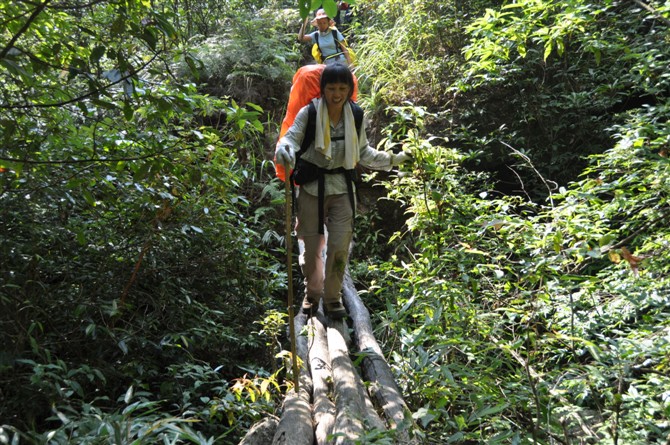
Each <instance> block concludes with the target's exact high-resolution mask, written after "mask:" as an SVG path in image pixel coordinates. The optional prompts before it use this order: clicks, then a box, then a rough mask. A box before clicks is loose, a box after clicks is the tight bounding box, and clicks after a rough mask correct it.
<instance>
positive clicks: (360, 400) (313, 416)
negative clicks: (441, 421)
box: [240, 242, 419, 445]
mask: <svg viewBox="0 0 670 445" xmlns="http://www.w3.org/2000/svg"><path fill="white" fill-rule="evenodd" d="M298 246H299V249H300V251H301V252H302V250H303V244H302V243H301V242H299V243H298ZM342 293H343V298H342V299H343V302H344V305H345V307H346V309H347V311H348V313H349V317H350V319H351V321H352V325H353V339H352V338H351V337H350V335H349V328H348V326H347V324H346V323H345V321H344V320H330V319H328V318H327V317H325V315H324V314H323V309H322V307H320V308H319V310H318V311H317V312H316V314H314V315H313V316H312V317H307V316H306V315H304V314H302V313H298V315H296V316H295V317H294V327H295V332H296V333H297V338H296V339H295V341H296V351H297V354H298V356H299V357H300V359H301V361H302V363H301V366H300V388H299V391H298V392H297V393H296V391H295V389H293V390H290V391H288V393H287V395H286V398H285V399H284V403H283V406H282V415H281V418H280V419H279V421H278V422H277V420H276V419H272V418H270V419H265V420H264V421H262V422H259V423H257V424H256V425H254V427H253V428H252V429H251V430H249V432H248V433H247V435H246V436H245V438H244V439H243V440H242V442H240V445H267V444H268V443H270V442H269V441H268V439H267V438H268V437H270V436H272V437H273V439H272V442H271V443H272V445H314V444H316V445H330V444H334V445H353V444H354V442H355V441H356V440H357V439H359V438H361V437H362V436H364V435H365V433H366V431H367V430H371V429H377V430H385V429H386V428H387V426H388V427H389V428H391V429H394V430H395V437H396V442H395V443H397V444H401V445H415V444H418V443H419V441H418V439H415V438H411V437H410V436H411V431H412V429H413V428H415V427H416V425H415V424H414V423H413V422H412V419H411V415H410V411H409V409H408V408H407V405H406V404H405V401H404V400H403V398H402V395H401V394H400V390H399V388H398V386H397V385H396V383H395V380H394V378H393V374H392V372H391V368H390V367H389V365H388V363H387V362H386V360H385V359H384V356H383V353H382V350H381V348H380V347H379V344H378V343H377V340H376V339H375V337H374V334H373V331H372V325H371V323H370V313H369V312H368V310H367V308H366V307H365V305H364V304H363V302H362V301H361V299H360V297H359V296H358V292H357V290H356V288H355V287H354V284H353V281H352V279H351V277H350V275H349V270H348V269H347V270H346V273H345V277H344V285H343V289H342ZM320 306H322V305H320ZM304 332H306V334H304ZM352 340H353V341H352ZM350 348H353V349H354V350H355V351H356V352H357V353H360V354H362V355H363V356H364V359H363V361H362V365H361V370H362V372H363V375H364V376H365V378H366V379H367V381H368V382H369V386H368V388H367V389H366V385H365V384H364V383H363V380H362V378H361V376H360V375H359V373H358V371H357V369H356V367H355V366H354V364H353V362H352V361H351V359H350V357H349V352H350ZM378 410H380V412H378ZM380 414H383V416H380ZM273 420H274V421H273ZM273 431H274V434H273V433H272V432H273Z"/></svg>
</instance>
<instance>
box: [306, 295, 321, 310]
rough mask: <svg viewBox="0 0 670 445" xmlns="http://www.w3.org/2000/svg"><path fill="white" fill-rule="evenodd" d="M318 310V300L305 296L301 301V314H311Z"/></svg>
mask: <svg viewBox="0 0 670 445" xmlns="http://www.w3.org/2000/svg"><path fill="white" fill-rule="evenodd" d="M317 309H319V299H318V298H315V297H309V296H307V295H305V298H303V300H302V312H303V313H305V314H312V313H314V312H316V311H317Z"/></svg>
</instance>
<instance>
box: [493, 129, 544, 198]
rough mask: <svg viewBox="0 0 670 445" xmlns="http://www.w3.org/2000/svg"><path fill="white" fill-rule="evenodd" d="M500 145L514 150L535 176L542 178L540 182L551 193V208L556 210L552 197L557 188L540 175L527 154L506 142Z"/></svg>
mask: <svg viewBox="0 0 670 445" xmlns="http://www.w3.org/2000/svg"><path fill="white" fill-rule="evenodd" d="M500 143H501V144H503V145H504V146H505V147H507V148H509V149H510V150H512V151H513V152H514V154H516V155H517V156H519V157H520V158H522V159H523V160H524V161H526V162H527V163H528V165H529V166H530V168H531V169H532V170H533V171H534V172H535V174H536V175H537V176H538V177H539V178H540V180H542V183H543V184H544V186H545V187H546V188H547V191H548V192H549V202H550V203H551V208H554V198H553V196H552V192H553V190H554V189H555V188H556V187H554V188H551V187H550V186H549V183H548V182H547V180H546V179H544V177H543V176H542V175H541V174H540V172H539V171H537V169H536V168H535V166H534V165H533V163H532V162H531V160H530V158H529V157H528V156H526V155H525V154H523V153H521V152H520V151H519V150H517V149H516V148H514V147H512V146H511V145H509V144H508V143H506V142H505V141H500ZM552 182H553V181H552ZM554 184H555V183H554Z"/></svg>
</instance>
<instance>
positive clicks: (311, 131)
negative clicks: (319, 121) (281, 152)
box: [296, 100, 316, 160]
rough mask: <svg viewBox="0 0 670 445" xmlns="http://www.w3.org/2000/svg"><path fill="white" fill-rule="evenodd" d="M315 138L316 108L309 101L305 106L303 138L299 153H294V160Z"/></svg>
mask: <svg viewBox="0 0 670 445" xmlns="http://www.w3.org/2000/svg"><path fill="white" fill-rule="evenodd" d="M315 137H316V107H315V106H314V102H312V101H311V100H310V101H309V104H308V105H307V127H306V128H305V137H304V138H303V140H302V144H300V151H299V152H298V153H296V160H297V158H299V157H300V155H301V154H303V153H304V152H305V150H307V149H308V148H309V146H310V145H311V144H312V142H313V141H314V138H315Z"/></svg>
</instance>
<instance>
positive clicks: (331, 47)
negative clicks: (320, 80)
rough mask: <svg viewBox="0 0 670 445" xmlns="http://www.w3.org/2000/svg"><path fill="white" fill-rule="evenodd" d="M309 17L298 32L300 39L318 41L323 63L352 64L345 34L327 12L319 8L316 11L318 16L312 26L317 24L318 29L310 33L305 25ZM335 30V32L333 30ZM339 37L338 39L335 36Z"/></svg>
mask: <svg viewBox="0 0 670 445" xmlns="http://www.w3.org/2000/svg"><path fill="white" fill-rule="evenodd" d="M308 20H309V17H307V18H305V21H304V22H303V23H302V26H301V27H300V31H299V32H298V41H300V42H312V43H318V45H319V49H320V50H321V57H322V59H323V63H325V64H326V65H330V64H333V63H347V64H349V65H351V58H350V57H349V50H348V49H347V47H346V45H344V44H343V43H342V42H344V36H343V35H342V33H341V32H340V31H338V30H337V28H335V21H334V20H332V19H331V18H330V17H328V15H327V14H326V11H324V10H323V9H319V10H317V11H316V16H315V17H314V19H313V20H312V22H311V23H312V26H316V27H317V30H316V31H314V32H311V33H309V34H305V27H306V26H307V21H308ZM333 31H334V32H333ZM334 37H337V41H335V38H334Z"/></svg>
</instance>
